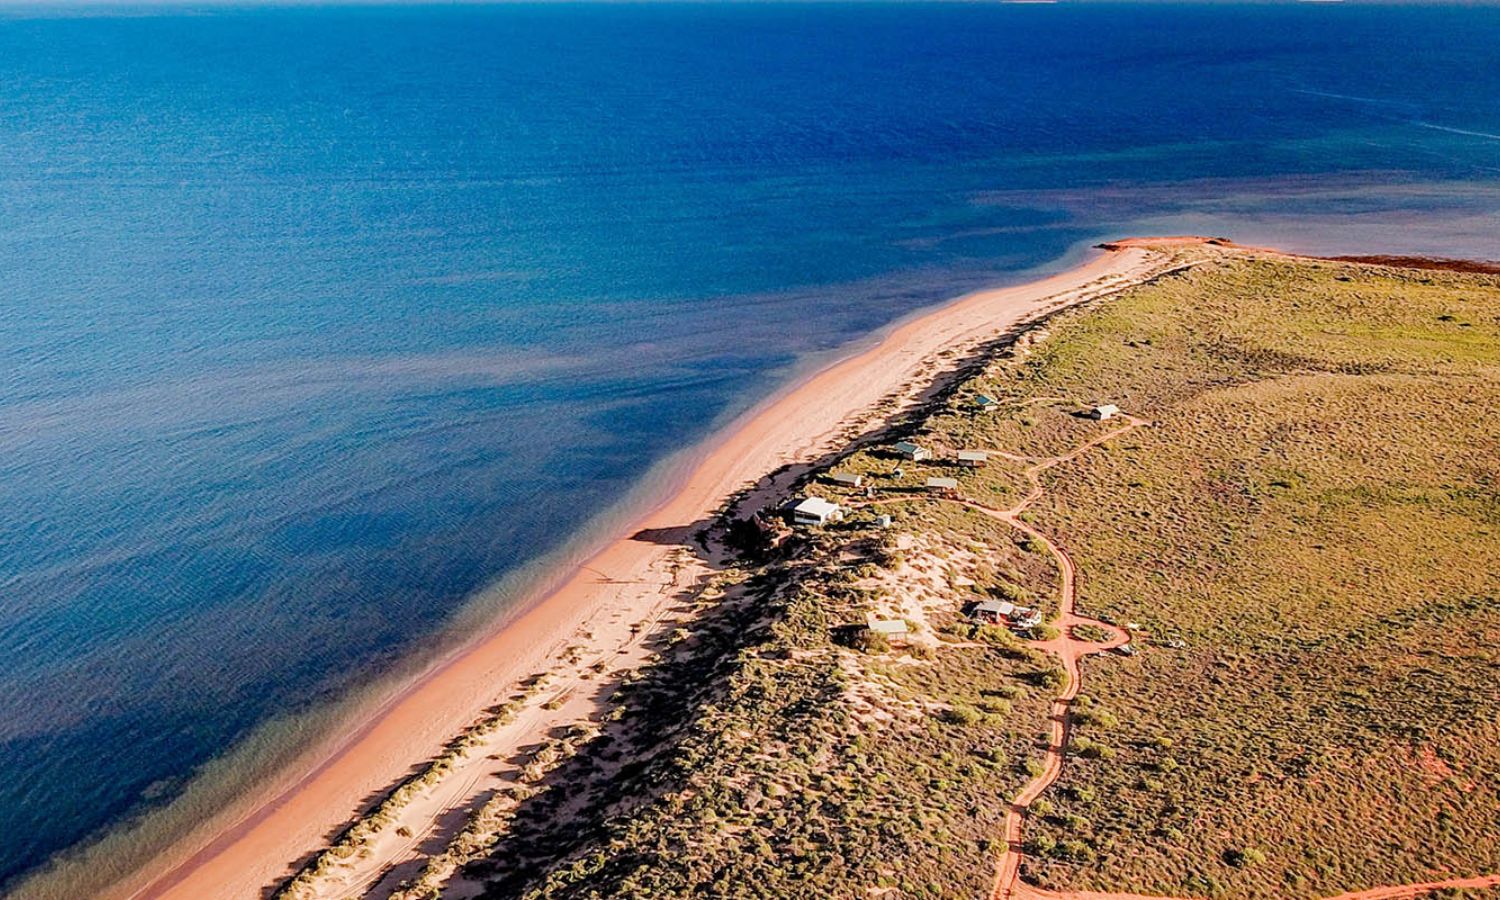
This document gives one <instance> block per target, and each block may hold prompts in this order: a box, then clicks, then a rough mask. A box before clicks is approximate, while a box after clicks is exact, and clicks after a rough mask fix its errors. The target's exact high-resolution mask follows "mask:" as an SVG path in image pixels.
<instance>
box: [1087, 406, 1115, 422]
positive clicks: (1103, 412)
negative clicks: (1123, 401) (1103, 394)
mask: <svg viewBox="0 0 1500 900" xmlns="http://www.w3.org/2000/svg"><path fill="white" fill-rule="evenodd" d="M1119 414H1120V407H1118V406H1115V405H1114V404H1113V403H1106V404H1104V405H1103V406H1096V407H1094V408H1093V409H1091V410H1089V418H1090V419H1098V420H1099V421H1101V422H1103V421H1104V420H1106V419H1113V418H1114V417H1115V416H1118V415H1119Z"/></svg>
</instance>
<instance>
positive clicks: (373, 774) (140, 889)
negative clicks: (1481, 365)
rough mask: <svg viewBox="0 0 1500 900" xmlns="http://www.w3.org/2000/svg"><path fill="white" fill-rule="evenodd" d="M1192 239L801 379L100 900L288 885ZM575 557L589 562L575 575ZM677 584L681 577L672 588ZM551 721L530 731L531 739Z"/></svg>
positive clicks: (231, 893) (972, 297) (1119, 253)
mask: <svg viewBox="0 0 1500 900" xmlns="http://www.w3.org/2000/svg"><path fill="white" fill-rule="evenodd" d="M1192 240H1194V239H1168V240H1159V241H1154V242H1152V241H1146V242H1141V241H1132V242H1129V243H1128V244H1123V245H1114V246H1111V247H1110V248H1109V252H1104V253H1098V252H1095V253H1093V254H1091V255H1090V257H1089V258H1087V259H1086V260H1085V261H1084V262H1082V263H1081V264H1079V265H1077V266H1074V267H1073V268H1070V269H1067V270H1065V271H1062V272H1059V273H1056V274H1053V275H1050V276H1047V277H1044V278H1041V279H1038V280H1036V281H1031V282H1027V283H1022V284H1018V285H1014V286H1009V287H1003V288H997V289H992V290H982V291H977V292H974V293H970V294H967V295H964V296H962V297H959V298H957V299H955V300H952V301H950V302H948V303H945V304H942V305H940V306H937V307H935V308H930V309H928V310H925V311H921V312H918V313H916V314H914V315H912V316H910V317H908V318H906V319H904V320H902V321H899V322H898V323H896V324H894V325H893V326H890V327H889V328H888V329H886V330H885V332H884V333H883V334H882V335H879V336H878V337H877V338H876V340H875V341H874V342H873V343H870V344H866V345H864V346H859V345H856V346H855V347H854V349H853V350H852V352H851V353H850V354H849V355H846V356H842V357H839V358H835V359H833V360H831V361H830V362H828V363H827V364H825V365H823V366H821V367H819V368H815V369H812V370H810V371H808V372H806V373H804V374H802V375H801V376H800V377H798V378H796V379H794V380H793V381H792V382H791V383H790V384H788V385H787V386H785V387H784V388H782V389H781V390H779V391H777V392H776V393H775V394H773V395H772V396H771V397H770V398H768V399H766V400H764V401H762V402H761V403H759V404H757V405H756V406H754V407H752V408H751V409H750V410H749V411H747V412H746V413H745V414H743V415H741V416H740V417H738V418H737V419H735V420H734V421H733V422H731V423H730V424H729V425H728V426H726V427H725V428H723V429H721V430H720V431H719V432H717V433H716V434H715V435H713V436H712V437H710V438H708V439H707V440H705V441H703V442H702V443H700V444H699V445H698V446H697V447H696V448H694V449H693V450H690V451H687V452H685V453H683V454H682V455H680V456H679V457H678V458H677V459H675V460H672V461H671V462H670V463H669V464H668V465H667V467H666V468H667V471H666V473H665V477H663V478H662V479H661V483H660V484H659V485H658V484H653V485H652V487H653V488H654V489H655V490H654V491H653V492H652V495H651V497H652V500H653V501H654V502H641V503H640V504H639V505H638V506H637V507H636V508H635V510H626V511H625V512H623V513H622V514H621V517H620V519H619V521H618V523H610V524H611V525H613V524H625V525H628V526H629V527H625V528H610V527H609V526H608V525H607V526H606V527H605V528H603V529H601V532H602V533H601V534H599V535H597V536H593V539H592V540H589V541H586V542H584V544H583V545H582V546H580V547H579V548H577V549H578V551H579V552H578V554H577V556H576V557H573V558H572V559H570V560H569V562H568V563H567V564H565V565H562V566H559V567H558V570H557V571H556V572H554V573H553V574H552V576H551V577H550V578H541V579H539V580H538V581H537V583H536V584H535V585H534V591H533V592H532V596H531V598H530V599H529V600H526V601H523V602H521V603H519V604H518V605H517V607H516V609H515V611H514V612H513V613H510V614H508V615H503V616H501V617H500V618H499V619H498V620H497V621H496V622H495V624H494V625H492V626H491V627H490V628H489V629H488V630H487V632H486V634H485V635H484V636H482V637H479V638H478V639H476V640H472V641H469V642H466V643H464V644H461V645H459V646H458V647H456V648H454V649H453V650H452V651H450V652H449V653H447V654H445V655H444V656H442V657H440V658H438V659H437V660H435V661H434V662H433V663H431V664H430V665H429V666H427V667H426V668H425V669H424V670H423V671H421V672H419V673H418V674H416V675H415V676H414V677H412V678H411V679H410V680H409V682H408V683H407V684H405V685H404V686H402V687H401V688H399V689H397V690H395V691H393V692H392V693H391V694H390V696H389V697H388V698H387V699H385V700H384V701H383V702H381V703H379V704H377V705H375V706H374V707H373V709H372V710H370V711H369V713H368V714H367V715H364V716H362V717H361V718H360V719H359V720H358V721H355V722H353V723H352V724H351V725H350V726H349V727H345V728H342V729H339V730H338V731H336V732H335V733H334V734H332V735H330V736H329V737H328V738H326V739H324V740H322V741H320V742H319V744H318V746H316V747H314V748H312V749H310V750H308V751H307V752H305V753H303V754H301V755H300V756H299V763H298V765H299V767H300V768H301V774H300V775H299V774H295V773H289V774H288V775H287V776H285V777H282V778H280V779H275V780H273V781H272V782H271V783H268V784H267V785H266V787H265V788H264V792H263V793H262V794H261V795H260V796H254V797H252V798H250V799H247V800H245V801H244V802H242V803H239V804H237V806H238V807H239V808H240V810H241V811H242V812H241V813H240V814H239V815H235V816H234V817H233V818H231V817H230V816H229V814H227V813H226V815H225V817H224V819H223V820H220V821H217V822H214V821H210V822H209V823H206V824H205V825H203V826H200V827H198V828H197V829H194V830H193V832H190V833H189V835H188V837H187V838H185V839H183V840H182V841H180V842H179V844H178V846H177V848H175V849H176V852H171V853H167V854H164V855H162V856H161V857H159V859H158V860H157V861H156V862H155V863H154V864H152V865H148V866H147V867H145V868H144V869H142V870H139V871H138V872H137V873H136V874H135V875H134V876H132V877H130V878H128V879H127V880H125V881H123V882H119V883H117V884H115V885H114V886H113V887H112V888H110V889H109V890H108V891H106V892H105V894H104V896H109V897H128V898H156V897H182V898H212V897H245V896H255V895H259V894H261V893H262V892H263V891H265V890H266V889H267V888H268V887H270V886H273V885H279V884H281V883H284V882H285V880H286V879H287V878H288V877H290V876H291V875H293V874H295V872H296V870H297V869H298V868H299V867H300V865H301V864H302V863H303V862H305V861H306V860H307V859H308V858H309V856H310V855H311V854H314V853H316V852H317V851H318V850H319V849H320V848H323V847H326V846H327V845H328V843H329V841H330V839H331V838H332V837H333V836H335V835H336V834H338V833H340V832H341V831H342V829H343V828H344V827H345V826H346V825H347V824H348V823H349V822H350V821H351V820H352V819H354V818H356V817H357V816H359V815H362V814H364V812H365V811H366V810H367V809H368V808H369V807H370V806H371V804H372V803H373V802H376V801H378V799H379V798H380V797H381V796H383V795H384V794H386V793H387V792H388V791H389V790H390V789H391V787H392V786H393V785H394V784H396V783H397V782H398V781H400V780H402V779H403V778H405V777H406V776H407V775H408V774H410V772H411V771H412V770H413V767H414V766H420V765H421V764H422V763H423V762H425V761H426V760H429V759H431V758H433V757H434V756H436V755H437V754H438V753H439V752H440V751H441V750H442V747H443V745H444V744H445V743H446V742H447V741H448V740H450V739H451V738H452V737H453V736H454V735H455V734H457V733H458V732H459V731H461V730H462V729H463V728H464V727H465V726H466V725H468V724H469V723H470V722H472V721H473V720H474V718H475V717H476V716H478V715H479V714H481V713H482V712H483V711H484V710H485V709H486V708H487V707H489V706H491V705H493V704H494V703H497V702H500V701H501V700H503V699H504V698H505V696H506V695H507V693H508V692H509V691H510V689H512V688H514V687H515V686H516V685H517V684H518V683H519V682H520V681H521V680H523V679H525V678H527V677H528V676H529V675H531V674H533V673H537V672H544V671H549V670H550V668H551V667H555V666H556V665H557V663H558V662H559V660H560V658H561V657H562V656H563V655H564V653H565V652H566V651H565V648H566V647H567V644H568V642H569V639H570V635H571V636H572V637H573V638H575V639H576V638H577V637H578V632H579V631H580V629H581V628H582V623H592V622H596V621H598V620H599V619H601V618H602V617H603V616H604V614H605V613H606V612H608V611H611V610H613V611H615V613H616V619H615V620H614V626H615V627H613V628H610V627H606V628H604V629H603V630H604V631H605V632H606V634H605V635H604V636H602V637H601V636H598V635H594V634H592V633H590V634H588V636H587V637H586V638H585V639H584V640H585V642H586V643H588V642H590V641H591V642H593V643H594V644H595V645H596V646H597V647H604V646H606V645H607V646H608V647H615V646H617V645H618V646H619V647H622V648H623V647H625V643H628V642H625V643H621V642H619V638H620V637H621V634H620V628H622V627H623V628H630V627H631V626H632V625H635V624H638V623H639V622H641V621H643V620H646V619H649V618H651V616H652V615H653V614H659V613H660V612H661V607H662V606H663V603H664V602H665V600H666V598H667V597H668V596H669V591H668V588H671V587H674V586H679V585H678V580H677V579H678V576H679V574H680V573H679V572H678V570H679V569H680V568H681V561H680V560H676V561H674V560H673V559H672V557H673V555H674V554H675V553H677V552H679V551H680V549H681V547H680V543H681V540H682V539H683V538H684V537H685V536H686V535H687V534H689V533H691V531H692V530H695V528H696V527H697V524H701V522H702V520H704V519H705V518H706V517H709V516H711V515H712V514H713V513H714V512H715V511H716V510H717V509H719V508H720V507H721V506H722V505H723V503H724V502H725V501H726V500H728V499H729V498H730V497H731V496H733V495H735V494H736V493H738V492H739V491H741V490H742V489H744V488H745V487H747V486H749V485H756V484H760V483H762V482H765V481H766V480H767V479H766V477H765V476H767V473H775V472H777V471H778V470H780V469H782V468H783V467H784V466H786V465H787V464H789V463H796V462H807V461H809V460H810V459H812V458H813V457H815V456H816V455H818V454H819V453H821V452H824V451H827V450H830V449H835V448H836V447H837V446H839V445H840V443H839V441H840V437H841V436H843V435H846V434H847V433H848V431H849V430H850V428H851V427H855V426H856V424H858V423H857V422H856V420H858V419H860V418H861V417H863V418H864V419H866V420H869V419H871V418H872V417H873V418H875V419H883V418H885V415H884V412H885V411H884V410H882V409H881V407H882V406H883V402H884V401H887V400H888V399H889V395H891V394H892V393H896V392H901V391H911V390H917V391H920V390H921V389H923V388H925V387H927V384H928V382H930V381H931V380H932V377H934V376H935V374H936V371H934V370H935V369H936V370H940V369H942V368H943V367H944V364H943V362H942V360H941V359H940V358H939V355H940V354H941V355H942V356H944V357H947V356H951V355H952V353H951V351H953V350H961V349H964V348H965V347H967V348H969V349H972V348H973V347H974V346H977V345H978V344H980V343H982V342H983V341H984V340H986V339H989V338H993V337H995V336H998V335H999V334H1001V333H1003V332H1004V331H1006V330H1008V329H1010V328H1011V327H1013V326H1015V325H1017V324H1020V323H1022V322H1025V321H1027V320H1029V319H1033V318H1035V317H1037V316H1039V315H1042V314H1045V313H1048V312H1051V311H1054V310H1056V309H1058V308H1061V307H1064V306H1069V305H1073V304H1075V303H1078V302H1082V301H1085V300H1088V299H1092V298H1094V297H1096V296H1099V295H1102V294H1106V293H1111V292H1113V291H1115V290H1118V289H1120V288H1123V287H1126V286H1129V285H1130V284H1133V283H1137V282H1138V281H1141V280H1145V279H1146V278H1149V277H1151V276H1152V275H1154V274H1158V273H1159V271H1160V269H1162V268H1164V266H1163V265H1161V264H1162V263H1163V262H1164V261H1165V255H1164V254H1161V253H1158V252H1156V250H1157V248H1159V247H1163V246H1170V245H1173V244H1178V243H1189V242H1191V241H1192ZM1196 240H1202V239H1196ZM924 370H926V371H924ZM924 374H926V375H927V376H928V377H926V378H923V377H921V376H923V375H924ZM864 424H870V423H869V422H868V421H867V422H865V423H864ZM770 480H771V482H772V483H771V484H769V485H767V486H766V488H765V489H766V490H767V491H774V490H775V488H776V484H775V481H776V479H774V478H772V479H770ZM632 513H634V515H632ZM643 532H646V533H652V534H655V533H657V532H663V533H666V534H667V535H669V539H668V540H659V539H649V538H642V537H641V535H642V533H643ZM573 559H576V560H579V562H578V563H577V564H576V565H574V564H573ZM668 572H670V573H671V575H672V577H671V578H670V579H667V578H665V576H664V573H668ZM631 633H632V634H634V633H635V632H634V631H632V632H631ZM576 647H577V645H576V644H575V645H574V647H572V648H567V650H572V649H576ZM639 651H640V648H636V652H639ZM616 652H617V653H618V654H619V655H621V656H626V655H629V653H630V652H631V651H630V650H629V649H618V650H617V651H616ZM583 677H584V678H587V676H583ZM575 687H576V686H575ZM580 705H582V706H586V705H587V703H586V702H584V703H582V704H580V703H576V702H574V703H572V708H563V709H558V710H557V712H558V713H559V715H558V716H555V717H553V718H556V719H571V718H577V713H578V712H580V709H579V706H580ZM543 718H546V717H543ZM541 724H542V723H531V725H532V727H531V729H530V731H528V732H527V734H528V735H530V734H534V733H535V732H536V730H537V728H539V727H541ZM522 737H523V736H520V735H517V736H512V737H511V738H509V742H510V743H512V744H515V743H518V742H519V741H520V739H521V738H522ZM446 808H448V807H443V809H446ZM439 811H441V809H440V810H439Z"/></svg>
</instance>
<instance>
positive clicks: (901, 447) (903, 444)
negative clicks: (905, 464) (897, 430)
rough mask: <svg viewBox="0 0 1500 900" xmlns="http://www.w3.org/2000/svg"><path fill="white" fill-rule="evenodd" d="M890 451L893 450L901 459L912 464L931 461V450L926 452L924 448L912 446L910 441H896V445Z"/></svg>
mask: <svg viewBox="0 0 1500 900" xmlns="http://www.w3.org/2000/svg"><path fill="white" fill-rule="evenodd" d="M891 449H892V450H895V451H896V453H897V455H899V456H901V457H902V458H904V459H909V460H912V461H914V462H917V461H921V460H924V459H932V451H931V450H928V449H927V448H926V447H919V446H917V445H916V444H913V443H912V442H911V441H897V442H896V445H895V446H894V447H892V448H891Z"/></svg>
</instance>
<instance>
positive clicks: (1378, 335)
mask: <svg viewBox="0 0 1500 900" xmlns="http://www.w3.org/2000/svg"><path fill="white" fill-rule="evenodd" d="M1444 316H1450V318H1444ZM1497 326H1500V280H1497V279H1495V278H1493V277H1488V278H1487V277H1484V276H1470V275H1462V276H1461V275H1454V274H1449V273H1442V272H1415V271H1399V270H1380V269H1370V268H1353V267H1347V266H1339V265H1331V264H1312V263H1293V262H1254V263H1249V262H1233V263H1225V264H1220V265H1214V266H1212V267H1211V268H1210V267H1204V268H1200V269H1197V270H1195V271H1193V272H1191V273H1189V274H1187V275H1185V276H1181V277H1176V278H1172V279H1168V280H1165V281H1163V282H1161V283H1158V284H1155V285H1151V286H1148V287H1144V288H1140V289H1137V290H1133V291H1131V292H1129V293H1127V294H1126V295H1125V296H1123V297H1120V298H1119V299H1118V300H1117V301H1116V302H1113V303H1111V304H1110V305H1108V306H1107V307H1104V308H1102V309H1099V310H1096V311H1093V312H1090V313H1087V314H1084V315H1077V316H1069V317H1066V318H1065V319H1064V320H1063V321H1060V322H1058V323H1056V324H1054V326H1053V329H1052V330H1053V334H1052V336H1051V337H1050V339H1049V340H1048V341H1046V342H1045V343H1043V344H1040V345H1038V348H1037V350H1036V352H1034V353H1033V354H1031V356H1030V357H1029V358H1028V359H1027V360H1026V361H1025V363H1024V364H1022V365H1021V366H1019V367H1018V369H1017V372H1016V375H1017V380H1018V381H1019V382H1020V383H1022V384H1024V385H1026V389H1027V390H1029V391H1034V392H1036V393H1038V394H1065V395H1069V396H1081V397H1108V398H1111V400H1113V401H1115V402H1118V403H1120V405H1121V406H1122V407H1123V408H1125V409H1127V410H1128V411H1130V412H1132V413H1134V414H1136V415H1139V416H1141V417H1142V418H1147V419H1151V420H1154V425H1153V427H1150V428H1147V429H1140V430H1137V431H1135V432H1132V433H1131V434H1130V435H1129V436H1128V437H1127V438H1125V439H1122V440H1121V441H1120V442H1119V443H1118V444H1117V445H1113V446H1110V447H1109V448H1108V449H1106V450H1104V452H1100V453H1098V454H1094V455H1091V456H1090V457H1088V458H1087V459H1083V460H1080V461H1079V462H1078V463H1077V464H1074V465H1071V466H1068V467H1065V468H1063V469H1060V470H1058V471H1057V472H1056V474H1055V475H1054V476H1053V477H1052V478H1051V481H1050V483H1049V485H1048V493H1047V495H1045V496H1044V497H1043V499H1042V500H1041V502H1040V503H1039V504H1038V506H1037V507H1036V509H1035V512H1036V516H1035V519H1034V520H1033V521H1034V522H1035V524H1037V526H1038V527H1039V528H1041V529H1042V530H1044V531H1046V532H1047V533H1049V534H1052V535H1056V536H1057V538H1058V540H1059V541H1060V542H1061V543H1062V544H1063V545H1065V546H1066V547H1068V548H1069V552H1070V553H1072V555H1073V557H1074V559H1075V560H1076V561H1077V563H1078V565H1079V569H1080V571H1081V573H1082V579H1081V582H1080V594H1079V599H1080V606H1081V608H1084V609H1086V610H1088V611H1089V612H1090V613H1091V614H1095V615H1099V614H1103V615H1107V616H1109V617H1111V618H1113V619H1114V620H1115V621H1118V622H1124V621H1131V620H1133V621H1138V622H1141V623H1142V624H1143V626H1144V628H1145V632H1146V635H1147V637H1148V640H1147V641H1146V642H1145V643H1147V644H1149V645H1150V649H1148V650H1146V651H1145V652H1143V653H1142V654H1141V655H1139V656H1137V657H1135V658H1132V659H1120V658H1108V659H1099V660H1096V661H1092V662H1088V663H1086V664H1085V665H1086V669H1085V676H1084V684H1085V688H1086V690H1087V691H1088V692H1089V694H1090V695H1091V696H1092V697H1094V698H1095V699H1096V700H1097V701H1098V703H1099V705H1102V706H1104V707H1107V708H1108V709H1109V711H1110V715H1111V718H1113V719H1116V720H1117V724H1116V725H1115V727H1114V728H1112V729H1111V730H1110V732H1109V733H1108V734H1106V735H1097V734H1096V732H1097V731H1098V729H1097V727H1092V726H1093V725H1094V724H1095V723H1090V724H1091V727H1085V728H1082V729H1081V730H1080V734H1081V735H1087V736H1089V737H1090V738H1091V739H1096V740H1104V741H1107V742H1108V743H1109V744H1110V746H1111V747H1112V748H1113V749H1114V750H1115V751H1116V752H1115V754H1114V756H1113V758H1109V759H1106V758H1103V757H1100V758H1091V757H1090V756H1089V755H1088V754H1086V753H1082V752H1080V751H1079V747H1078V741H1075V742H1074V746H1073V748H1072V749H1073V753H1074V756H1073V758H1072V759H1070V761H1069V764H1068V766H1067V767H1066V768H1065V770H1064V773H1063V776H1062V779H1061V781H1060V782H1059V783H1058V785H1057V786H1056V787H1055V788H1054V789H1053V791H1051V792H1049V796H1050V797H1052V799H1053V801H1054V802H1055V803H1056V804H1057V805H1058V807H1059V809H1060V810H1061V811H1062V812H1063V813H1064V814H1067V813H1077V814H1079V815H1083V816H1086V820H1087V824H1086V825H1083V826H1080V827H1079V828H1070V827H1068V825H1067V824H1066V823H1064V822H1063V821H1062V820H1060V819H1057V818H1052V819H1048V820H1047V821H1045V822H1043V823H1041V824H1039V825H1037V826H1034V827H1035V830H1034V831H1033V832H1031V834H1035V835H1036V836H1037V837H1038V838H1045V839H1047V840H1050V841H1051V842H1052V843H1053V844H1054V845H1058V846H1060V845H1061V842H1062V841H1063V840H1065V839H1067V838H1076V839H1079V840H1082V841H1084V842H1086V843H1087V845H1088V846H1089V847H1090V848H1091V850H1092V856H1091V857H1089V858H1082V859H1081V858H1078V857H1076V856H1074V855H1071V854H1044V855H1043V857H1042V858H1041V859H1039V860H1031V861H1029V862H1028V865H1027V867H1026V875H1027V877H1028V878H1029V879H1030V880H1033V881H1035V882H1039V883H1041V884H1043V885H1046V886H1054V887H1066V888H1072V889H1095V890H1122V889H1123V890H1131V891H1139V892H1142V893H1156V894H1175V895H1178V896H1182V895H1196V896H1211V897H1267V898H1269V897H1286V896H1298V897H1316V896H1320V895H1331V894H1337V893H1339V892H1341V891H1345V890H1352V889H1356V888H1360V887H1368V886H1372V885H1379V884H1399V883H1403V882H1410V881H1418V880H1426V879H1428V878H1432V877H1448V876H1453V875H1475V874H1487V873H1492V872H1496V871H1500V832H1497V830H1496V829H1495V827H1494V823H1495V822H1496V821H1497V814H1500V691H1497V690H1496V688H1495V685H1496V684H1497V683H1500V652H1497V650H1496V646H1497V642H1496V637H1497V636H1500V602H1497V599H1500V598H1497V595H1496V590H1497V582H1496V577H1495V573H1497V572H1500V450H1497V448H1500V382H1497V374H1500V327H1497ZM1096 716H1097V714H1096V713H1094V712H1092V711H1090V710H1086V709H1082V708H1081V709H1080V711H1079V713H1078V716H1077V718H1078V721H1079V722H1080V723H1081V722H1083V721H1084V720H1086V719H1089V718H1092V717H1096ZM1085 791H1086V792H1088V793H1089V795H1090V796H1092V797H1096V798H1099V799H1097V800H1095V801H1094V802H1092V803H1090V804H1088V805H1087V806H1085V804H1083V803H1081V802H1079V801H1077V800H1076V799H1074V798H1076V797H1078V796H1080V795H1081V794H1082V792H1085Z"/></svg>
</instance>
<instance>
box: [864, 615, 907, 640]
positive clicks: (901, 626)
mask: <svg viewBox="0 0 1500 900" xmlns="http://www.w3.org/2000/svg"><path fill="white" fill-rule="evenodd" d="M865 627H866V628H868V629H870V630H871V631H873V632H875V633H876V634H883V635H885V636H886V637H893V636H896V635H904V634H908V633H910V631H911V628H910V627H909V626H908V625H907V624H906V620H905V619H871V620H870V622H869V624H868V625H866V626H865Z"/></svg>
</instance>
